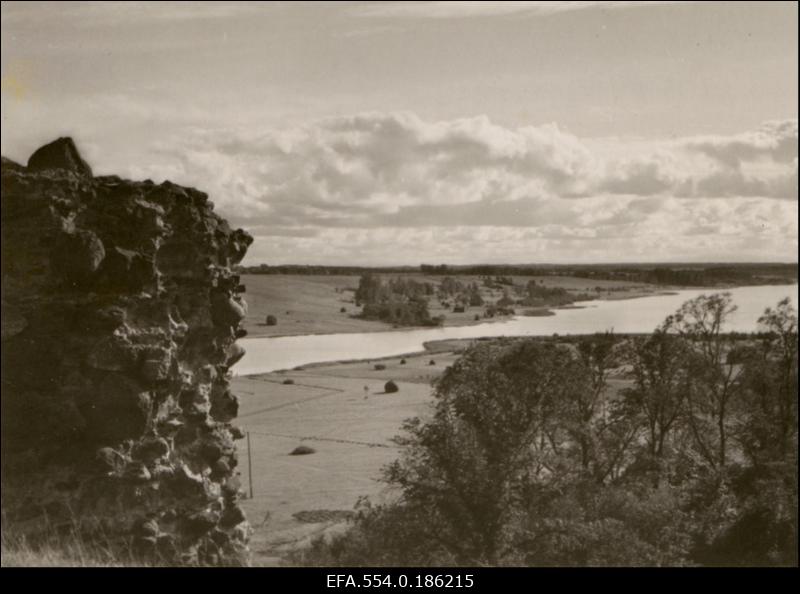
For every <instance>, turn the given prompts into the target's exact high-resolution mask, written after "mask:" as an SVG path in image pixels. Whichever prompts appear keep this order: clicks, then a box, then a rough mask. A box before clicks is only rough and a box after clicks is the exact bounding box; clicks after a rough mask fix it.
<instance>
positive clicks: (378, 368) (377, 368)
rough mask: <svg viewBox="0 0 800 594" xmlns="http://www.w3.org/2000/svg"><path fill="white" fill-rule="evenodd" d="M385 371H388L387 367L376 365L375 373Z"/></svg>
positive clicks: (380, 364)
mask: <svg viewBox="0 0 800 594" xmlns="http://www.w3.org/2000/svg"><path fill="white" fill-rule="evenodd" d="M384 369H386V365H383V364H382V363H377V364H376V365H375V371H383V370H384Z"/></svg>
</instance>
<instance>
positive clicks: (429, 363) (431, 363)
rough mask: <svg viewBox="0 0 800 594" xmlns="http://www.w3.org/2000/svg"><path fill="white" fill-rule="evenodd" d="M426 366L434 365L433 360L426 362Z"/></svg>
mask: <svg viewBox="0 0 800 594" xmlns="http://www.w3.org/2000/svg"><path fill="white" fill-rule="evenodd" d="M428 365H436V361H434V360H433V359H431V360H430V361H428Z"/></svg>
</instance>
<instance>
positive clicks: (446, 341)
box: [235, 283, 796, 378]
mask: <svg viewBox="0 0 800 594" xmlns="http://www.w3.org/2000/svg"><path fill="white" fill-rule="evenodd" d="M795 285H796V283H792V284H785V285H779V286H787V287H793V286H795ZM749 286H754V285H743V286H742V287H749ZM764 286H776V285H764ZM734 288H739V287H738V286H737V287H724V288H720V287H699V288H689V289H669V290H663V291H658V292H652V293H647V294H639V295H625V296H619V297H617V298H614V299H602V300H600V299H598V300H591V301H622V300H630V299H642V298H645V297H657V296H667V295H677V294H679V291H686V290H689V291H691V290H698V291H704V290H708V289H711V290H714V291H723V292H724V291H725V290H727V289H734ZM578 303H580V302H578ZM559 309H561V310H569V309H587V306H580V305H577V306H576V305H575V304H566V305H563V306H559V307H554V308H547V309H543V310H541V311H540V312H537V314H535V315H534V316H530V315H525V314H524V313H518V314H516V315H514V316H503V317H495V318H489V319H481V320H478V321H469V322H466V323H461V324H451V325H450V326H449V327H451V328H457V327H469V326H476V325H478V324H492V323H498V322H507V321H509V320H513V319H514V318H524V317H538V316H551V315H556V314H555V311H553V310H559ZM545 312H547V313H545ZM447 327H448V326H446V325H445V326H440V327H437V328H439V329H442V328H447ZM425 329H430V328H428V327H425V326H401V327H391V328H386V329H370V330H363V331H358V332H316V333H306V334H286V335H280V336H278V335H275V336H250V335H248V336H247V337H246V338H245V339H244V340H247V339H251V338H252V339H263V338H290V337H311V336H333V335H348V334H352V335H358V334H372V333H381V332H395V331H398V332H408V331H419V330H425ZM591 334H592V333H588V334H586V333H582V334H574V335H573V334H569V335H566V334H565V335H564V338H566V337H567V336H569V337H570V338H577V337H580V336H589V335H591ZM620 335H621V336H639V335H642V333H638V332H633V333H623V334H620ZM526 336H528V335H525V334H521V335H508V336H505V335H504V336H502V338H506V339H519V338H524V337H526ZM498 338H501V336H476V337H473V338H435V339H432V340H426V341H423V343H422V347H423V348H422V350H419V349H417V350H412V351H407V352H404V353H399V354H392V355H385V356H375V357H361V358H358V357H357V358H348V359H345V358H343V359H334V360H330V361H315V362H310V363H303V364H301V365H298V366H295V367H287V368H282V369H275V370H272V371H267V372H256V373H248V374H235V377H243V378H247V377H258V376H266V375H270V374H278V375H281V374H285V373H289V372H292V371H303V370H309V369H315V368H321V367H333V366H339V365H347V364H353V363H360V362H365V361H367V362H373V361H376V362H378V361H387V360H392V359H401V358H410V357H422V356H428V355H431V354H437V353H453V352H455V351H457V350H460V349H462V348H464V347H460V346H458V345H459V343H473V342H478V341H482V340H493V339H498ZM445 345H447V347H449V348H442V347H443V346H445Z"/></svg>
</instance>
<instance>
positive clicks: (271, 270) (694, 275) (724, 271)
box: [240, 263, 798, 286]
mask: <svg viewBox="0 0 800 594" xmlns="http://www.w3.org/2000/svg"><path fill="white" fill-rule="evenodd" d="M797 269H798V266H797V264H796V263H795V264H779V263H776V264H751V263H745V264H592V265H580V266H575V265H566V264H565V265H560V264H552V265H510V264H478V265H467V266H452V265H448V264H421V265H420V266H388V267H364V266H303V265H294V264H287V265H281V266H269V265H267V264H261V265H259V266H243V267H240V272H242V273H244V274H316V275H363V274H367V273H375V274H399V273H411V272H418V273H422V274H430V275H470V276H576V277H580V278H591V279H597V280H616V281H630V282H639V283H651V284H657V285H677V286H713V285H734V284H738V285H748V284H751V285H755V284H782V283H786V282H797Z"/></svg>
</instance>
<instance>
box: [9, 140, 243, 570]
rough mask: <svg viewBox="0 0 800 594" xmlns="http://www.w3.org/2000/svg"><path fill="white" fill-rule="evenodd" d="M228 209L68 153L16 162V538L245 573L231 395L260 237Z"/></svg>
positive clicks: (12, 403) (71, 148)
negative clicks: (251, 249) (240, 568)
mask: <svg viewBox="0 0 800 594" xmlns="http://www.w3.org/2000/svg"><path fill="white" fill-rule="evenodd" d="M213 208H214V206H213V204H212V203H211V202H210V201H209V200H208V196H207V195H206V194H204V193H203V192H201V191H198V190H195V189H193V188H186V187H181V186H178V185H176V184H173V183H170V182H164V183H162V184H155V183H153V182H152V181H149V180H146V181H141V182H134V181H128V180H123V179H120V178H119V177H116V176H102V177H94V176H93V175H92V171H91V169H90V167H89V166H88V165H87V164H86V163H85V162H84V161H83V159H82V158H81V157H80V155H79V153H78V151H77V149H76V147H75V144H74V143H73V142H72V140H71V139H69V138H61V139H58V140H56V141H55V142H53V143H51V144H49V145H46V146H44V147H42V148H40V149H39V150H38V151H36V152H35V153H34V154H33V155H32V156H31V158H30V159H29V161H28V165H27V167H24V166H22V165H19V164H17V163H14V162H13V161H10V160H7V159H5V158H4V159H3V163H2V279H3V282H2V311H3V336H2V480H3V524H4V526H3V529H4V530H5V529H6V528H7V527H12V526H13V527H14V529H15V530H22V531H23V533H25V534H29V535H30V536H31V538H32V539H35V538H36V537H37V535H45V534H53V533H54V532H56V533H58V532H68V531H71V530H73V529H77V530H78V531H79V532H80V533H81V534H84V535H88V536H89V537H97V538H102V539H104V541H106V542H110V543H113V544H114V545H117V544H118V545H119V546H123V547H127V549H128V550H132V551H134V554H135V555H136V556H142V557H143V558H155V559H159V560H161V561H163V562H167V563H188V564H234V565H238V564H242V563H245V562H246V554H247V538H248V534H249V526H248V523H247V521H246V519H245V517H244V514H243V512H242V510H241V508H240V506H239V503H238V500H239V498H240V496H241V493H240V486H239V480H238V471H237V457H236V446H235V440H236V439H239V438H241V437H242V433H241V432H240V431H239V430H238V429H237V428H236V427H235V426H234V425H232V424H231V421H232V420H233V419H234V418H235V417H236V414H237V409H238V403H237V399H236V396H235V395H234V394H232V393H231V391H230V390H229V386H228V384H229V377H230V371H229V370H230V368H231V366H232V365H233V364H234V363H236V361H238V360H239V359H240V358H241V357H242V355H243V354H244V351H243V349H242V348H241V347H240V346H238V345H237V344H236V342H235V341H236V339H237V338H239V337H241V336H243V335H244V334H245V331H244V330H243V329H241V328H240V322H241V320H242V319H243V317H244V316H245V313H246V304H245V302H244V301H243V299H242V297H241V293H243V292H244V287H243V286H242V285H240V283H239V277H238V276H237V275H236V274H234V272H233V271H232V267H233V266H234V265H235V264H237V263H239V262H240V261H241V260H242V258H243V257H244V255H245V252H246V251H247V248H248V246H249V245H250V244H251V243H252V237H251V236H250V235H248V234H247V233H246V232H245V231H243V230H241V229H237V230H233V229H231V228H230V227H229V226H228V223H227V222H226V221H225V220H224V219H222V218H221V217H219V216H218V215H217V214H215V213H214V210H213Z"/></svg>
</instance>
